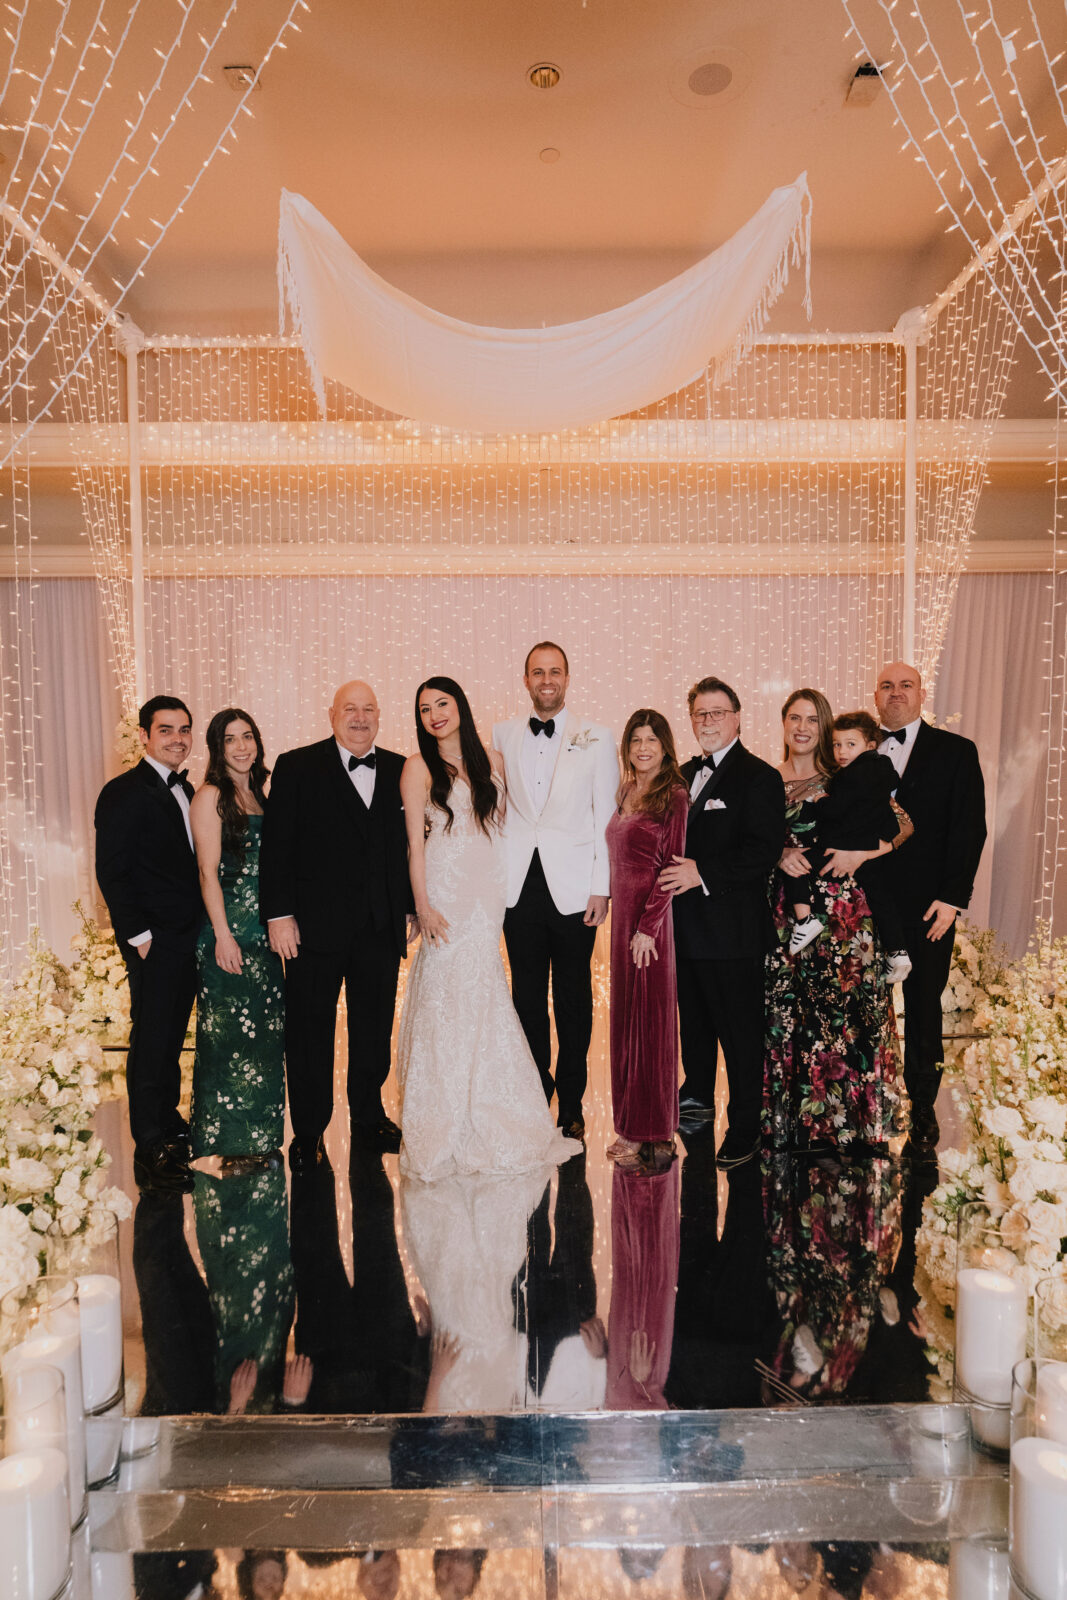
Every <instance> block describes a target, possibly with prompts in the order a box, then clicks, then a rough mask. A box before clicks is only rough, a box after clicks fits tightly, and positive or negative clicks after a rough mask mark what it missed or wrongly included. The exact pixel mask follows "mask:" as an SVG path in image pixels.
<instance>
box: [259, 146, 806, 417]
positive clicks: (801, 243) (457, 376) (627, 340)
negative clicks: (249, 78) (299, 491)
mask: <svg viewBox="0 0 1067 1600" xmlns="http://www.w3.org/2000/svg"><path fill="white" fill-rule="evenodd" d="M810 250H811V198H810V195H809V193H808V185H807V178H806V174H803V173H802V174H801V176H800V177H799V178H798V179H797V180H796V182H795V183H792V184H789V185H788V186H786V187H784V188H781V189H775V190H774V192H773V194H771V195H770V197H769V198H768V199H767V201H766V202H765V204H764V205H763V206H761V208H760V210H759V211H757V213H756V215H755V216H754V217H753V218H752V219H751V220H750V221H749V222H747V223H746V224H745V226H744V227H743V228H741V229H740V230H739V232H737V233H735V234H734V236H733V238H731V239H729V240H727V242H726V243H725V244H724V245H722V246H720V248H719V249H718V250H714V251H713V252H712V253H711V255H709V256H706V257H705V258H704V260H703V261H699V262H697V264H696V266H693V267H690V268H689V269H688V271H686V272H683V273H681V274H679V276H678V277H676V278H672V279H671V280H670V282H669V283H665V284H663V285H661V287H660V288H658V289H653V290H652V291H651V292H650V293H649V294H644V295H642V296H641V297H640V298H639V299H637V300H632V301H631V302H630V303H629V304H628V305H624V306H619V307H618V308H617V309H616V310H614V311H605V312H604V313H603V314H602V315H600V316H596V317H588V318H587V319H586V320H585V321H583V322H569V323H563V324H561V325H559V326H556V327H551V328H488V327H481V326H479V325H477V324H475V323H471V322H462V321H460V320H459V319H458V318H456V317H449V316H445V315H444V314H443V313H442V312H440V311H434V310H432V309H431V308H430V307H429V306H424V305H421V304H420V303H419V301H417V300H414V299H412V297H411V296H410V295H407V294H404V293H402V292H401V291H400V290H399V289H395V288H393V286H392V285H391V284H388V283H386V282H385V280H384V279H382V278H380V277H379V276H378V274H377V273H375V272H372V271H371V269H370V268H369V267H368V266H367V264H366V262H364V261H361V260H360V258H359V256H357V255H356V253H355V251H354V250H352V249H351V247H350V246H349V245H348V244H346V243H345V241H344V239H342V237H341V235H340V234H339V233H338V232H337V230H336V228H334V227H332V226H331V224H330V223H329V222H327V221H326V219H325V217H323V216H322V215H321V213H320V212H318V211H316V209H315V207H314V206H313V205H311V204H310V203H309V202H308V201H307V200H305V199H304V197H303V196H302V195H298V194H291V193H289V191H288V190H283V191H282V198H281V215H280V219H279V228H278V274H279V288H280V293H281V296H282V317H283V324H284V312H285V305H286V303H288V307H289V310H290V313H291V315H292V319H293V325H294V326H295V329H296V331H297V334H298V336H299V338H300V340H301V342H302V343H303V346H304V350H305V353H306V355H307V359H308V364H309V366H310V368H311V372H312V375H313V378H314V382H315V386H316V391H317V393H318V396H319V403H320V405H321V406H323V409H325V400H324V391H323V385H324V380H325V379H327V378H329V379H333V380H335V381H336V382H338V383H340V384H343V385H345V386H346V387H347V388H349V389H352V390H354V391H355V392H356V393H357V394H359V395H361V396H362V397H363V398H364V399H366V400H370V401H372V402H373V403H374V404H375V405H379V406H382V407H384V408H385V409H386V410H388V411H394V412H396V413H398V414H399V415H400V416H403V417H409V418H411V419H412V420H414V421H417V422H421V423H427V424H438V425H440V426H441V427H445V428H451V429H454V430H463V431H471V432H475V433H555V432H558V431H560V430H561V429H564V428H582V427H589V426H591V425H593V424H595V423H598V422H603V421H605V420H606V419H607V418H609V417H617V416H621V415H624V414H625V413H626V412H629V411H636V410H638V409H640V408H641V407H642V406H647V405H652V404H653V403H654V402H655V401H657V400H661V399H663V398H664V396H666V395H669V394H673V393H674V391H675V390H676V389H681V388H683V387H684V386H685V385H686V384H688V383H692V382H693V381H694V379H696V378H697V377H699V375H700V374H701V373H702V372H703V371H704V369H705V367H707V365H708V364H709V362H716V363H719V364H721V365H723V366H724V367H728V366H729V365H732V364H733V362H734V361H736V359H737V358H738V356H739V355H740V354H742V353H743V351H744V349H745V347H746V345H747V343H748V342H749V341H750V340H751V339H753V338H754V337H755V336H756V334H758V332H759V331H760V329H761V327H762V326H763V323H764V321H765V319H766V317H767V314H768V312H769V311H770V308H771V307H772V305H773V304H774V302H775V300H776V299H777V298H778V295H779V294H780V293H781V291H782V289H783V288H784V286H785V284H786V282H787V280H788V276H789V267H790V263H791V262H792V264H793V265H796V266H799V265H800V264H801V261H802V260H803V263H804V266H805V272H806V275H807V279H806V293H805V302H804V303H805V309H806V310H807V311H808V314H809V315H810Z"/></svg>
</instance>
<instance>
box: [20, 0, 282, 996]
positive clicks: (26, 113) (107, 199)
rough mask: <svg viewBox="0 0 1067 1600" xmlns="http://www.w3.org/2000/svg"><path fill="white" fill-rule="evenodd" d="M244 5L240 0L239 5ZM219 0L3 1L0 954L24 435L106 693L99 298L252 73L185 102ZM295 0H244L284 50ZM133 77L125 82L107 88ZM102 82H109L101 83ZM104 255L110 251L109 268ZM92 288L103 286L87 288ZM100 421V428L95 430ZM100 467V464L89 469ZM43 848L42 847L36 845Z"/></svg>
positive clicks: (25, 530) (107, 305)
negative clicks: (66, 487) (56, 458)
mask: <svg viewBox="0 0 1067 1600" xmlns="http://www.w3.org/2000/svg"><path fill="white" fill-rule="evenodd" d="M246 3H247V0H240V4H242V5H244V4H246ZM238 5H239V0H224V3H223V4H221V5H220V4H218V3H217V0H168V3H166V4H164V3H161V0H10V3H8V4H7V5H6V6H5V8H4V17H3V23H2V25H0V104H2V106H3V116H4V129H5V131H6V132H8V133H11V134H13V135H14V142H13V145H10V146H8V147H7V151H6V153H7V160H6V161H5V163H4V174H5V181H4V183H3V187H2V190H0V430H2V431H0V540H2V541H3V542H4V543H5V544H6V545H7V546H8V548H9V549H10V551H11V563H12V566H11V571H12V579H11V583H10V585H8V586H7V593H8V594H9V597H10V598H9V602H8V603H7V604H6V605H4V607H3V609H2V610H0V659H2V661H3V665H4V694H5V699H7V698H9V697H12V698H13V699H14V702H15V704H16V705H17V707H18V713H17V716H16V717H15V719H14V720H13V721H11V720H9V719H7V718H5V719H4V721H3V731H2V732H0V785H2V794H0V886H2V889H3V900H4V912H5V916H4V929H3V932H2V933H0V949H2V952H3V960H2V962H0V965H2V966H4V967H5V968H6V969H7V970H10V966H11V962H12V961H14V960H16V959H17V955H18V952H19V951H20V950H21V949H22V948H23V947H24V945H25V940H26V937H27V935H28V932H29V930H30V929H31V928H32V927H34V926H35V925H37V923H38V922H39V921H40V918H41V907H42V892H43V887H42V873H43V871H44V862H45V860H46V858H47V856H48V850H47V849H45V848H44V847H43V846H42V845H41V842H40V841H41V828H42V827H43V825H44V818H45V815H46V813H47V809H48V808H47V804H46V794H45V790H46V787H47V781H48V780H47V775H46V774H45V773H44V771H43V768H42V758H41V729H40V715H41V712H40V699H41V681H42V672H44V671H45V670H46V667H47V663H45V662H43V661H42V660H41V658H40V650H41V643H40V639H39V637H38V634H39V629H38V626H37V621H38V609H39V608H38V604H37V602H38V599H39V598H40V592H39V588H38V581H37V577H36V568H37V541H36V539H35V531H34V515H33V496H32V493H31V475H32V473H33V472H35V471H40V470H43V468H44V467H46V466H47V464H48V463H47V452H46V459H45V461H44V462H42V460H41V448H42V445H41V439H42V436H41V435H40V434H38V435H37V436H36V437H35V436H34V430H35V429H37V428H38V426H39V424H40V423H41V421H42V419H43V418H45V417H51V418H52V419H53V420H54V421H55V422H59V421H60V419H62V418H66V420H67V421H68V422H71V423H76V424H78V427H79V429H80V431H76V432H75V433H73V434H72V435H71V437H70V450H68V451H65V452H64V451H60V458H61V460H62V461H63V463H64V466H65V465H66V462H67V461H68V460H69V459H70V456H71V454H73V456H74V458H75V459H76V460H77V461H78V462H79V463H81V464H82V470H81V471H80V472H79V489H80V492H81V495H82V500H83V504H84V505H85V507H86V531H87V532H88V533H89V535H90V539H91V540H92V542H93V546H94V558H95V567H96V572H97V576H98V578H99V580H100V585H101V592H102V596H103V600H104V609H105V615H106V619H107V624H108V628H109V631H110V634H111V637H112V640H113V642H114V646H115V659H116V666H117V670H118V674H119V678H120V681H121V685H122V691H123V695H124V698H125V699H126V700H127V702H128V701H129V700H130V699H131V698H132V696H133V692H134V673H133V660H134V651H133V639H132V635H131V632H130V627H131V616H132V612H131V604H130V601H131V591H130V580H129V572H128V556H127V542H128V541H127V538H126V534H125V529H126V527H127V520H128V519H127V510H126V505H125V496H126V492H127V485H126V482H125V480H124V475H123V473H122V472H121V471H119V470H118V466H119V465H120V464H121V463H123V462H124V459H125V444H124V442H122V443H120V444H119V447H118V450H117V451H116V448H115V445H116V441H115V439H114V437H110V438H109V437H107V434H108V430H109V429H110V430H116V429H117V430H120V431H121V432H123V433H124V432H125V430H124V429H123V426H122V425H123V422H124V413H123V409H122V393H123V387H124V381H125V379H124V373H123V372H122V370H121V363H120V362H119V360H118V355H117V352H116V351H115V350H114V348H113V347H112V345H111V343H110V340H111V337H112V335H113V334H115V333H120V334H121V332H122V327H123V325H122V319H121V316H120V314H119V308H120V307H121V306H122V304H123V302H124V301H125V299H126V297H127V295H128V294H129V292H130V289H131V288H132V287H133V285H134V284H135V283H136V281H137V279H138V278H139V277H140V276H141V274H142V273H143V272H144V271H145V269H146V267H147V266H148V265H149V263H150V262H151V260H152V257H153V255H154V254H155V252H156V250H157V249H158V247H159V245H160V243H161V242H162V240H163V239H164V238H165V237H166V234H167V232H168V231H169V229H170V227H171V225H172V224H173V222H174V221H175V219H176V218H177V216H178V215H179V214H180V212H181V211H182V209H183V208H184V206H185V204H186V202H187V201H188V199H189V198H190V196H191V195H192V193H193V192H194V190H195V189H196V187H197V185H198V184H199V183H200V181H201V179H202V177H203V174H204V172H205V171H206V170H207V168H208V167H209V166H210V164H211V162H212V161H213V159H214V158H215V157H216V156H217V155H218V154H220V153H223V152H225V151H226V150H227V149H228V148H229V144H228V141H232V139H233V138H234V136H235V135H236V131H237V124H238V123H239V121H240V120H241V118H242V116H243V115H247V114H250V112H251V107H250V105H249V104H248V103H247V102H248V95H249V94H250V92H251V88H252V85H249V86H248V89H246V91H245V92H244V93H243V94H242V95H241V96H239V97H231V95H230V94H229V92H228V91H227V93H226V97H225V102H224V105H223V104H222V103H219V102H216V104H215V106H214V108H212V106H211V105H205V103H204V102H205V98H206V94H207V93H209V92H210V91H209V90H208V91H206V90H205V87H204V85H205V84H206V83H208V82H209V79H208V68H209V67H210V66H211V65H212V63H213V61H214V59H215V58H216V56H217V52H218V46H219V41H220V39H221V38H222V35H223V32H224V30H225V28H226V27H227V26H228V24H229V23H230V22H231V21H232V20H233V18H234V17H235V16H236V14H237V11H238ZM306 9H307V6H306V0H269V3H268V4H267V5H266V6H264V5H260V6H259V7H258V8H257V15H258V16H262V15H263V14H264V13H266V17H267V26H268V28H269V27H270V26H273V27H274V28H275V29H276V31H275V33H274V35H273V38H272V41H271V43H270V45H269V48H268V50H267V52H266V54H265V56H264V58H263V62H262V63H260V66H261V67H262V65H263V64H264V63H265V62H266V61H267V60H269V58H270V56H271V55H272V54H273V52H274V51H275V50H276V49H278V48H280V47H281V46H283V45H284V42H285V37H286V35H287V34H288V33H289V32H290V31H291V30H292V29H293V28H295V27H296V20H295V19H296V17H297V15H298V14H299V13H300V12H302V11H304V10H306ZM120 83H121V84H131V85H133V84H136V85H139V86H140V87H139V88H137V89H132V88H131V89H129V90H128V91H126V92H125V93H124V92H123V91H121V90H118V89H117V88H116V87H115V86H116V85H117V84H120ZM109 91H110V92H109ZM115 263H121V265H120V266H118V267H116V266H115ZM101 288H103V289H104V290H105V294H106V297H105V295H102V294H101V293H99V290H100V289H101ZM101 430H103V431H102V432H101ZM108 461H110V462H111V463H112V465H111V466H107V465H105V464H104V463H107V462H108ZM52 843H53V844H54V841H52Z"/></svg>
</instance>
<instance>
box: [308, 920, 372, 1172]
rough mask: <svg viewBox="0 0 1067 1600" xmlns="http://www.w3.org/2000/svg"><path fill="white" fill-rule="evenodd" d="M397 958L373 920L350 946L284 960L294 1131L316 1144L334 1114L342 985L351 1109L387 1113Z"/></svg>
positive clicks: (352, 1113) (356, 1116)
mask: <svg viewBox="0 0 1067 1600" xmlns="http://www.w3.org/2000/svg"><path fill="white" fill-rule="evenodd" d="M399 973H400V957H399V956H398V955H397V953H396V948H395V946H394V945H393V942H392V940H391V939H389V938H388V937H386V936H384V935H383V934H382V932H381V930H380V929H375V927H374V925H373V923H372V922H370V921H369V920H368V921H367V922H366V923H365V924H364V925H363V926H362V927H361V928H360V929H359V930H358V931H357V932H355V933H354V934H353V936H352V938H351V941H350V943H349V946H348V949H347V950H344V951H335V950H313V949H310V948H309V947H308V946H307V945H301V946H300V954H299V955H298V956H296V957H294V959H293V960H291V961H287V962H286V963H285V1078H286V1083H287V1085H288V1088H289V1116H290V1118H291V1120H292V1124H293V1137H294V1138H295V1139H298V1140H300V1142H301V1143H304V1142H308V1143H313V1142H314V1141H315V1140H316V1139H318V1138H319V1137H320V1135H322V1134H324V1133H325V1132H326V1129H327V1127H328V1126H329V1123H330V1118H331V1117H332V1115H333V1056H334V1039H335V1035H336V1031H337V1002H338V1000H339V999H340V996H341V985H342V984H343V985H344V991H345V1003H346V1006H347V1009H348V1115H349V1118H350V1120H351V1121H352V1122H353V1123H374V1122H378V1121H380V1119H381V1118H382V1116H383V1115H384V1112H383V1109H382V1085H383V1084H384V1083H385V1080H386V1078H388V1076H389V1066H390V1061H391V1041H392V1034H393V1013H394V1011H395V1010H396V984H397V978H398V976H399Z"/></svg>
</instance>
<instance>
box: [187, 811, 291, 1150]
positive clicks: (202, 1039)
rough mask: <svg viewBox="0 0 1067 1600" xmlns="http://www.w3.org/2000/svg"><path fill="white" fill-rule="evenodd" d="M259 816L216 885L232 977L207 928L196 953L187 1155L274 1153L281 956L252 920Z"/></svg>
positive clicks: (281, 1033)
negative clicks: (236, 949)
mask: <svg viewBox="0 0 1067 1600" xmlns="http://www.w3.org/2000/svg"><path fill="white" fill-rule="evenodd" d="M262 831H263V818H262V817H256V816H252V817H249V818H248V836H247V843H246V846H245V853H244V860H243V861H242V860H239V859H238V857H236V856H235V855H232V854H231V853H230V852H229V851H227V850H224V851H223V853H222V860H221V861H220V863H219V882H220V884H221V885H222V896H223V900H224V901H225V903H226V920H227V922H228V923H229V925H230V932H231V933H232V934H233V936H234V938H235V939H236V940H237V943H238V944H239V945H240V947H241V957H242V967H241V971H240V973H230V972H223V970H222V968H221V967H220V966H219V965H218V963H217V962H216V960H215V934H214V931H213V929H212V927H211V924H210V923H206V924H205V926H204V928H203V929H202V930H201V934H200V939H199V942H198V944H197V947H196V970H197V996H196V1060H195V1063H194V1066H193V1108H192V1116H191V1119H190V1133H191V1135H192V1141H193V1154H194V1156H210V1155H221V1156H240V1155H266V1154H268V1153H269V1152H270V1151H271V1150H277V1149H278V1148H279V1147H280V1145H281V1142H282V1136H283V1133H284V1114H285V991H284V987H283V983H284V980H283V975H282V963H281V958H280V957H279V956H276V955H275V954H274V952H273V950H272V949H271V948H270V945H269V943H268V941H267V930H266V929H265V928H264V927H263V926H262V924H261V923H260V920H259V844H260V837H261V835H262Z"/></svg>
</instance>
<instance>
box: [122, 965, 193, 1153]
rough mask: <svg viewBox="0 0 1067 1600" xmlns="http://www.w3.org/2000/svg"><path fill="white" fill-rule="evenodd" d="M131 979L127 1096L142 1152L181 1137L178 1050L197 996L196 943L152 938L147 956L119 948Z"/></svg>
mask: <svg viewBox="0 0 1067 1600" xmlns="http://www.w3.org/2000/svg"><path fill="white" fill-rule="evenodd" d="M121 949H122V954H123V957H124V958H125V961H126V971H127V973H128V975H129V980H130V1048H129V1053H128V1054H127V1057H126V1092H127V1094H128V1096H129V1101H130V1132H131V1133H132V1134H133V1142H134V1144H135V1145H136V1146H137V1147H138V1148H139V1149H141V1150H147V1149H150V1148H151V1146H152V1145H154V1144H158V1143H159V1141H160V1140H161V1139H172V1138H173V1137H174V1136H175V1134H179V1133H184V1132H185V1129H186V1125H185V1122H184V1120H183V1118H182V1116H181V1113H180V1112H179V1110H178V1101H179V1100H180V1099H181V1087H182V1067H181V1052H182V1045H183V1044H184V1042H185V1032H186V1029H187V1028H188V1026H189V1018H190V1016H191V1015H192V1010H193V1001H194V999H195V998H196V945H195V943H190V944H189V945H188V947H186V946H185V945H171V944H168V943H167V942H166V937H165V935H160V936H157V937H155V938H153V940H152V943H151V944H150V945H149V947H148V954H147V955H146V956H142V955H140V954H138V949H137V947H136V946H135V945H128V944H125V943H124V944H122V946H121Z"/></svg>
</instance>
